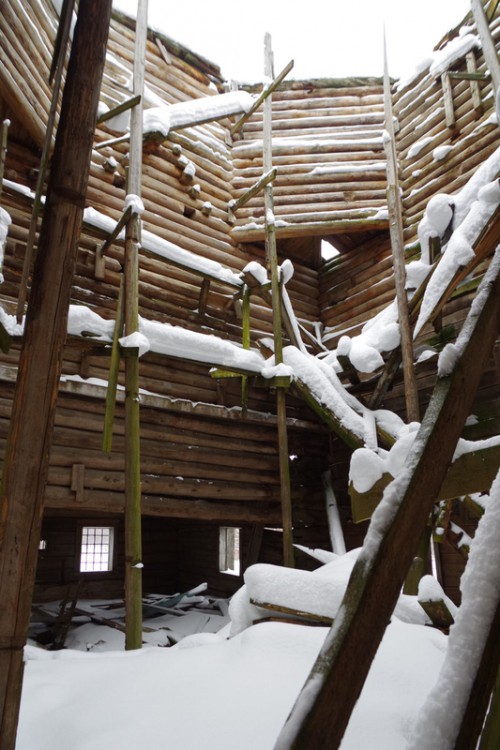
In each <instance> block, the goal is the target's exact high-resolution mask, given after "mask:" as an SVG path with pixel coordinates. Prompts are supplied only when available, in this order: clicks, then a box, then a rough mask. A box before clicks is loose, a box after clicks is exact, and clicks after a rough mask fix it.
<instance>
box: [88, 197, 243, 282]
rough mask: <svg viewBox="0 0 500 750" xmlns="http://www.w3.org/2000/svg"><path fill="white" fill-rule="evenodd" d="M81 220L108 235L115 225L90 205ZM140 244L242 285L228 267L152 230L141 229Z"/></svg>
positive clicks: (170, 259)
mask: <svg viewBox="0 0 500 750" xmlns="http://www.w3.org/2000/svg"><path fill="white" fill-rule="evenodd" d="M131 195H132V194H131ZM131 203H133V205H134V208H135V209H136V210H137V209H139V208H140V204H138V203H137V201H133V199H131ZM83 220H84V222H85V223H87V224H89V225H90V226H92V227H96V228H97V229H100V230H101V231H103V232H105V233H106V234H108V235H109V234H111V233H112V232H113V231H114V230H115V227H116V221H115V220H114V219H112V218H111V217H109V216H106V215H105V214H103V213H101V212H100V211H96V209H95V208H92V207H89V208H86V209H85V211H84V212H83ZM124 237H125V232H124V230H122V231H121V232H120V234H119V235H118V239H124ZM141 245H142V248H143V249H144V250H146V251H147V252H149V253H154V254H155V255H157V256H158V257H160V258H163V259H164V260H166V261H168V262H171V263H174V264H176V265H178V266H180V267H181V268H187V269H189V270H192V271H195V272H196V273H200V274H203V275H205V276H209V277H210V278H214V279H217V280H218V281H222V282H225V283H228V284H231V285H232V286H237V287H240V286H242V283H243V282H242V281H241V278H240V276H239V275H238V274H236V273H234V272H233V271H231V270H230V269H229V268H226V267H225V266H223V265H221V264H220V263H218V262H217V261H214V260H210V258H203V257H202V256H200V255H196V253H192V252H190V251H189V250H184V249H183V248H181V247H179V246H178V245H175V244H174V243H173V242H170V241H169V240H165V239H163V237H159V236H158V235H156V234H154V233H153V232H150V231H148V230H145V229H144V230H143V231H142V233H141Z"/></svg>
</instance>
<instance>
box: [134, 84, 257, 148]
mask: <svg viewBox="0 0 500 750" xmlns="http://www.w3.org/2000/svg"><path fill="white" fill-rule="evenodd" d="M254 100H255V99H254V97H253V96H252V95H251V94H249V93H248V92H247V91H230V92H228V93H227V94H216V95H215V96H207V97H204V98H200V99H190V100H188V101H186V102H178V103H176V104H169V105H167V104H165V105H163V106H160V107H151V108H149V109H145V110H144V113H143V131H144V133H160V134H161V135H163V136H164V137H165V138H166V137H167V135H168V134H169V132H170V131H171V130H176V129H177V128H183V127H186V126H187V125H192V124H193V123H196V122H206V121H207V120H216V119H219V118H222V117H229V116H230V115H235V114H238V113H240V112H248V110H249V109H250V108H251V107H252V105H253V103H254Z"/></svg>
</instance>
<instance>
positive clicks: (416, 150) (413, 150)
mask: <svg viewBox="0 0 500 750" xmlns="http://www.w3.org/2000/svg"><path fill="white" fill-rule="evenodd" d="M432 141H433V138H432V136H430V135H427V136H426V137H425V138H422V139H421V140H420V141H417V142H416V143H414V144H413V145H412V146H410V148H409V149H408V153H407V155H406V158H407V159H414V158H415V157H416V156H418V155H419V154H420V152H421V151H423V150H424V148H426V147H427V146H428V145H429V143H432Z"/></svg>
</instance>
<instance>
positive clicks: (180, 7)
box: [113, 0, 470, 82]
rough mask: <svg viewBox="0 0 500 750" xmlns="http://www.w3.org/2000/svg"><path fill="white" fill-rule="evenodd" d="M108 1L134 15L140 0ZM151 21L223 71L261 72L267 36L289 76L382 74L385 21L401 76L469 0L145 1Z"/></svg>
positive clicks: (394, 71)
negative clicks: (290, 68)
mask: <svg viewBox="0 0 500 750" xmlns="http://www.w3.org/2000/svg"><path fill="white" fill-rule="evenodd" d="M113 5H114V6H115V7H116V8H118V9H120V10H124V11H126V12H128V13H129V14H132V15H135V13H136V10H137V0H114V2H113ZM148 7H149V25H150V26H153V27H157V28H159V29H160V30H161V31H163V32H164V33H165V34H166V35H167V36H169V37H171V38H172V39H175V40H176V41H178V42H180V43H181V44H183V45H184V46H186V47H189V48H190V49H192V50H193V51H194V52H197V53H198V54H200V55H202V56H204V57H206V58H208V59H209V60H211V61H212V62H214V63H216V64H218V65H219V66H220V68H221V70H222V73H223V75H224V76H225V77H226V78H232V79H235V80H239V81H246V82H256V81H260V80H262V77H263V72H262V71H263V39H264V34H265V32H266V31H268V32H269V33H270V34H271V35H272V42H273V50H274V58H275V72H276V73H278V72H279V71H280V70H281V69H282V68H283V67H284V66H285V65H286V64H287V63H288V62H289V60H291V59H294V60H295V67H294V70H293V71H292V73H291V74H290V75H289V76H288V77H289V78H319V77H332V78H337V77H344V76H362V75H363V76H365V75H375V76H380V75H382V72H383V28H384V23H385V28H386V37H387V47H388V60H389V73H390V75H391V76H392V77H393V78H406V77H408V76H409V75H411V73H412V72H413V70H414V69H415V68H416V67H417V66H418V64H419V63H420V62H421V61H422V60H424V59H427V58H429V57H431V55H432V49H433V47H434V45H435V44H436V43H437V42H438V41H439V40H440V39H441V37H442V36H443V35H444V34H445V33H446V32H447V31H448V30H449V29H450V28H453V27H454V26H456V25H457V24H458V23H459V22H460V21H461V20H462V19H463V17H464V16H465V14H466V13H467V12H468V11H469V9H470V2H469V0H419V2H418V3H417V2H401V0H357V1H356V2H352V0H253V1H252V2H251V3H248V4H246V5H241V4H237V3H233V2H229V1H228V0H212V2H207V0H190V2H189V3H184V4H183V3H169V2H165V0H149V4H148Z"/></svg>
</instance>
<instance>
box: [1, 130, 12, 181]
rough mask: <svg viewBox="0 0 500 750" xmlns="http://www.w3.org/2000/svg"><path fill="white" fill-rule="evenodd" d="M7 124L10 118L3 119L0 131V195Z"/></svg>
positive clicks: (5, 152) (5, 153) (5, 150)
mask: <svg viewBox="0 0 500 750" xmlns="http://www.w3.org/2000/svg"><path fill="white" fill-rule="evenodd" d="M9 125H10V120H4V121H3V122H2V129H1V132H0V196H1V195H2V189H3V175H4V171H5V159H6V157H7V136H8V133H9Z"/></svg>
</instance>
